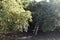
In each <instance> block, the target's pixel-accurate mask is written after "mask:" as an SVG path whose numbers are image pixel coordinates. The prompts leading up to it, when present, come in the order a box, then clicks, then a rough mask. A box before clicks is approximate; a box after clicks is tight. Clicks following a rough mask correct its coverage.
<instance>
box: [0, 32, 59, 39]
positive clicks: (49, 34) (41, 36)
mask: <svg viewBox="0 0 60 40" xmlns="http://www.w3.org/2000/svg"><path fill="white" fill-rule="evenodd" d="M0 40H60V32H59V31H54V32H45V33H44V32H38V34H37V36H32V35H30V34H29V33H27V34H25V33H24V35H23V33H20V34H18V36H16V35H12V36H11V35H10V36H9V35H8V36H4V39H2V38H1V37H0Z"/></svg>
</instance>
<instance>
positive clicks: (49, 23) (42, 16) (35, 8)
mask: <svg viewBox="0 0 60 40" xmlns="http://www.w3.org/2000/svg"><path fill="white" fill-rule="evenodd" d="M31 5H32V6H31ZM27 9H28V10H30V11H31V12H32V17H33V22H32V23H33V25H36V23H38V25H39V27H40V29H41V30H43V31H44V32H45V31H53V30H54V29H55V28H56V26H57V23H58V22H57V21H58V20H57V17H58V16H57V15H56V14H57V13H56V11H55V10H56V8H55V5H54V4H51V3H48V2H44V1H43V2H38V3H36V2H35V3H31V4H30V5H29V7H28V8H27ZM36 27H37V26H36Z"/></svg>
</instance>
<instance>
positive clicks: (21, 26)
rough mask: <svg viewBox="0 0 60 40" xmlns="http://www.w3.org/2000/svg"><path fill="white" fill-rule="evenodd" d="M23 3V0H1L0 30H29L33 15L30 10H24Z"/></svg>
mask: <svg viewBox="0 0 60 40" xmlns="http://www.w3.org/2000/svg"><path fill="white" fill-rule="evenodd" d="M23 1H25V0H23ZM23 3H24V2H22V0H0V31H2V32H3V31H5V30H6V31H7V30H10V29H12V30H15V31H16V30H19V31H27V30H28V26H29V24H28V21H31V20H32V19H31V18H32V16H31V12H30V11H26V10H24V8H23V7H24V6H25V5H24V6H23Z"/></svg>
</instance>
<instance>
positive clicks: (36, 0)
mask: <svg viewBox="0 0 60 40" xmlns="http://www.w3.org/2000/svg"><path fill="white" fill-rule="evenodd" d="M31 1H33V0H31ZM35 1H37V2H39V1H44V0H35ZM47 2H49V0H47Z"/></svg>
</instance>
